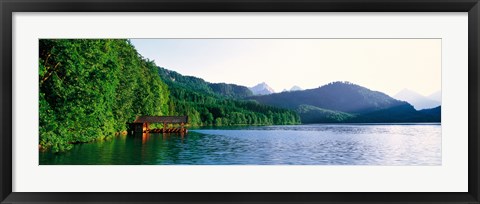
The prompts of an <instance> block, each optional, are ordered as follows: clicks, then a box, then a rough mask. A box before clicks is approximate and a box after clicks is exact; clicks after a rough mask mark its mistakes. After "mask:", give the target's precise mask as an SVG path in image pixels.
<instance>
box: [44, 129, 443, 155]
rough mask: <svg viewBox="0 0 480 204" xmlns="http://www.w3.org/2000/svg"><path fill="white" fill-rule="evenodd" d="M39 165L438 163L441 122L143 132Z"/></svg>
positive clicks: (79, 149)
mask: <svg viewBox="0 0 480 204" xmlns="http://www.w3.org/2000/svg"><path fill="white" fill-rule="evenodd" d="M40 164H125V165H131V164H198V165H230V164H246V165H441V126H440V124H382V125H371V124H355V125H346V124H335V125H324V124H321V125H295V126H266V127H241V128H231V129H195V130H190V131H189V133H188V134H187V135H185V136H183V137H182V136H181V135H175V134H173V135H162V134H143V135H139V136H122V137H117V138H115V139H113V140H110V141H104V142H96V143H89V144H80V145H76V146H75V147H74V149H73V150H72V151H69V152H67V153H64V154H51V153H40Z"/></svg>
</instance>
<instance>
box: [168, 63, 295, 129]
mask: <svg viewBox="0 0 480 204" xmlns="http://www.w3.org/2000/svg"><path fill="white" fill-rule="evenodd" d="M159 74H160V76H161V78H162V79H163V80H164V81H165V82H166V83H167V85H168V87H169V89H170V92H171V102H170V110H172V112H171V114H172V115H188V119H189V124H191V125H193V126H210V125H215V126H229V125H273V124H275V125H287V124H299V123H300V118H299V116H298V115H297V114H296V113H295V112H293V111H289V110H285V109H281V108H275V107H272V106H267V105H262V104H259V103H258V102H256V101H245V100H239V99H238V98H241V97H244V96H246V95H251V91H250V90H248V88H246V87H242V86H238V85H233V84H223V83H220V84H212V83H208V82H205V81H204V80H203V79H200V78H196V77H191V76H183V75H181V74H179V73H177V72H174V71H170V70H166V69H164V68H159ZM245 89H246V90H248V91H246V90H245Z"/></svg>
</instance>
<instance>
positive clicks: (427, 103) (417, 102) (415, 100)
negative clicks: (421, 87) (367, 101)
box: [393, 89, 440, 110]
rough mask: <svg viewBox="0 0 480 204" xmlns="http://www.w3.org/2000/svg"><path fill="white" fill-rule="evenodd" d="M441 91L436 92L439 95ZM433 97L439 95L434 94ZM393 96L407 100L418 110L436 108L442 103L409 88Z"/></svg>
mask: <svg viewBox="0 0 480 204" xmlns="http://www.w3.org/2000/svg"><path fill="white" fill-rule="evenodd" d="M439 93H440V92H436V93H434V94H438V95H439ZM433 97H437V95H434V96H433ZM393 98H395V99H398V100H401V101H406V102H408V103H410V104H412V105H413V107H414V108H415V109H417V110H421V109H428V108H434V107H437V106H439V105H440V102H439V101H437V100H432V99H431V98H429V97H426V96H423V95H421V94H419V93H416V92H414V91H412V90H409V89H403V90H401V91H400V92H398V93H397V94H395V96H393Z"/></svg>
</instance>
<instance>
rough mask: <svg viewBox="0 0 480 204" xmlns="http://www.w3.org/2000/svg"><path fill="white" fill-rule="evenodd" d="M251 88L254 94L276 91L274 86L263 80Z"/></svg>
mask: <svg viewBox="0 0 480 204" xmlns="http://www.w3.org/2000/svg"><path fill="white" fill-rule="evenodd" d="M250 90H251V91H252V92H253V95H268V94H272V93H275V91H274V90H273V89H272V87H270V86H268V84H267V83H265V82H262V83H260V84H257V85H255V86H254V87H251V88H250Z"/></svg>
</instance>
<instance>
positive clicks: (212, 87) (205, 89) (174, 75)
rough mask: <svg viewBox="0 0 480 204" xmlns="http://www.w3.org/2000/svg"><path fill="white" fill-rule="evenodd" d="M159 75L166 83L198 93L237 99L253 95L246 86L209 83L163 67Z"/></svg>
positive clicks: (159, 69) (160, 68)
mask: <svg viewBox="0 0 480 204" xmlns="http://www.w3.org/2000/svg"><path fill="white" fill-rule="evenodd" d="M158 73H159V74H160V76H161V77H162V79H163V80H164V81H165V82H166V83H168V84H175V85H176V86H178V87H181V88H185V89H188V90H192V91H196V92H198V93H203V94H214V95H219V96H226V97H230V98H237V99H241V98H245V97H248V96H252V95H253V93H252V91H250V89H249V88H247V87H245V86H239V85H236V84H226V83H209V82H206V81H205V80H203V79H201V78H198V77H194V76H184V75H182V74H180V73H178V72H176V71H172V70H168V69H165V68H163V67H159V68H158Z"/></svg>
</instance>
